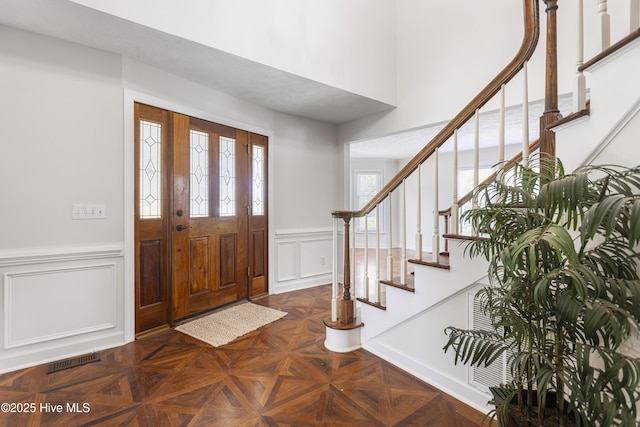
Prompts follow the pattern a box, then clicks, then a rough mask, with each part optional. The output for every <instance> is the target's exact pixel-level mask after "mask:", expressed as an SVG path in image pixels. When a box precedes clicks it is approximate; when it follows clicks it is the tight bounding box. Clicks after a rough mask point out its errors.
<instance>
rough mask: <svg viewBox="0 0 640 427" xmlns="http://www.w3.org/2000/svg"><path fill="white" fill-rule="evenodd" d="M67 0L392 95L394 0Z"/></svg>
mask: <svg viewBox="0 0 640 427" xmlns="http://www.w3.org/2000/svg"><path fill="white" fill-rule="evenodd" d="M72 1H74V2H75V3H79V4H82V5H85V6H88V7H91V8H94V9H97V10H100V11H103V12H106V13H109V14H112V15H115V16H118V17H120V18H123V19H126V20H128V21H132V22H136V23H139V24H142V25H144V26H148V27H151V28H155V29H158V30H160V31H163V32H166V33H169V34H173V35H175V36H178V37H181V38H185V39H188V40H192V41H195V42H198V43H200V44H203V45H205V46H210V47H213V48H216V49H220V50H222V51H225V52H229V53H232V54H234V55H238V56H241V57H243V58H247V59H250V60H252V61H256V62H259V63H262V64H266V65H269V66H272V67H275V68H278V69H280V70H284V71H287V72H291V73H293V74H297V75H300V76H303V77H305V78H309V79H311V80H316V81H319V82H322V83H325V84H328V85H331V86H335V87H337V88H340V89H344V90H347V91H350V92H353V93H357V94H359V95H363V96H366V97H370V98H373V99H377V100H379V101H382V102H386V103H389V104H394V103H395V99H396V86H395V80H396V78H395V70H396V69H395V49H396V46H395V21H394V19H393V17H394V15H395V3H396V2H395V1H392V0H377V1H376V2H375V3H372V2H371V1H370V0H351V1H349V2H344V1H340V0H323V1H299V0H270V1H268V2H265V1H261V0H240V1H238V0H215V1H210V0H197V1H189V2H187V3H184V2H175V1H170V0H162V1H158V0H147V1H136V2H130V1H126V0H118V1H110V2H103V1H96V0H72ZM345 64H348V66H345ZM336 70H340V72H336Z"/></svg>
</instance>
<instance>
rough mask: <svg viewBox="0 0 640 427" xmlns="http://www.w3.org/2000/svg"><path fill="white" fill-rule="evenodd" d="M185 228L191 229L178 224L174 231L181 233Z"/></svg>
mask: <svg viewBox="0 0 640 427" xmlns="http://www.w3.org/2000/svg"><path fill="white" fill-rule="evenodd" d="M187 228H191V227H187V226H186V225H182V224H178V225H177V226H176V230H178V231H183V230H186V229H187Z"/></svg>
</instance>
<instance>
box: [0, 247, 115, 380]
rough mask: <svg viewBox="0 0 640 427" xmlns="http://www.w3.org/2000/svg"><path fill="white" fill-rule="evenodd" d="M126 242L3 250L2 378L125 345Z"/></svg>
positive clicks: (0, 280)
mask: <svg viewBox="0 0 640 427" xmlns="http://www.w3.org/2000/svg"><path fill="white" fill-rule="evenodd" d="M123 264H124V254H123V244H122V243H108V244H102V245H86V246H76V247H55V248H33V249H20V250H8V251H0V285H1V286H2V292H0V307H1V309H2V314H1V315H0V334H1V337H0V343H1V346H2V348H0V372H8V371H12V370H16V369H20V368H24V367H28V366H33V365H37V364H41V363H47V362H51V361H55V360H60V359H64V358H67V357H71V356H76V355H79V354H84V353H90V352H93V351H96V350H100V349H103V348H109V347H114V346H117V345H121V344H124V342H125V333H124V332H125V331H124V312H125V311H124V271H123Z"/></svg>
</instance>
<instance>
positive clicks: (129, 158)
mask: <svg viewBox="0 0 640 427" xmlns="http://www.w3.org/2000/svg"><path fill="white" fill-rule="evenodd" d="M123 95H124V96H123V101H124V117H123V124H124V126H123V130H124V171H123V173H124V201H123V202H124V295H123V298H124V333H125V337H124V338H125V342H131V341H133V340H134V339H135V234H134V231H135V229H134V222H135V204H134V203H135V201H134V185H135V179H136V177H135V174H134V169H135V168H134V149H135V146H134V104H135V103H136V102H139V103H142V104H148V105H152V106H154V107H158V108H162V109H165V110H169V111H173V112H176V113H180V114H184V115H187V116H191V117H197V118H199V119H203V120H207V121H210V122H214V123H219V124H221V125H225V126H230V127H234V128H237V129H241V130H245V131H248V132H253V133H257V134H261V135H264V136H266V137H268V138H269V141H268V144H267V176H268V177H269V179H268V181H267V194H268V197H267V209H268V212H269V215H268V243H267V246H268V248H269V249H268V250H269V255H270V256H269V259H268V263H269V271H270V272H274V271H275V269H274V265H273V263H274V261H275V256H273V254H274V250H275V239H274V231H273V230H275V228H274V223H273V218H274V215H273V213H274V208H273V197H271V196H272V195H273V188H274V187H273V182H274V180H273V158H274V156H273V145H274V144H273V140H274V131H273V130H272V129H265V128H262V127H259V126H255V125H252V124H248V123H244V122H240V121H238V120H234V119H231V118H229V117H225V116H219V115H217V114H214V113H211V112H206V111H202V110H199V109H197V108H194V107H188V106H185V105H184V104H180V103H177V102H174V101H171V100H167V99H163V98H158V97H156V96H153V95H148V94H146V93H143V92H138V91H135V90H131V89H127V88H125V89H124V94H123ZM272 284H273V280H272V279H271V277H269V293H271V292H272V291H273V286H271V285H272Z"/></svg>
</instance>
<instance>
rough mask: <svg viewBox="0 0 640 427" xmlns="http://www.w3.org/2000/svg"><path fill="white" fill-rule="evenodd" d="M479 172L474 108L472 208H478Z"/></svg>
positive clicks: (478, 123)
mask: <svg viewBox="0 0 640 427" xmlns="http://www.w3.org/2000/svg"><path fill="white" fill-rule="evenodd" d="M479 173H480V110H479V109H477V110H476V129H475V135H474V141H473V198H472V202H471V206H472V208H473V209H477V208H478V197H477V192H478V184H479V181H480V179H479ZM471 234H472V235H473V236H477V235H478V230H476V229H475V228H474V229H473V230H472V232H471Z"/></svg>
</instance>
